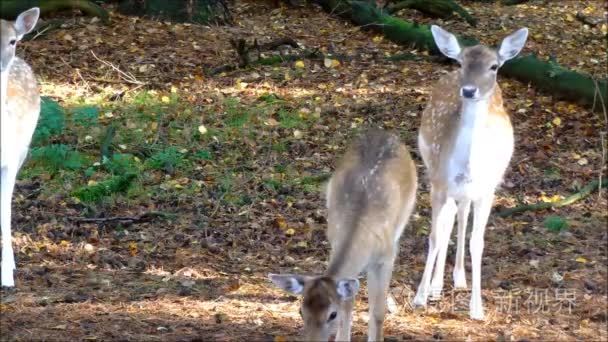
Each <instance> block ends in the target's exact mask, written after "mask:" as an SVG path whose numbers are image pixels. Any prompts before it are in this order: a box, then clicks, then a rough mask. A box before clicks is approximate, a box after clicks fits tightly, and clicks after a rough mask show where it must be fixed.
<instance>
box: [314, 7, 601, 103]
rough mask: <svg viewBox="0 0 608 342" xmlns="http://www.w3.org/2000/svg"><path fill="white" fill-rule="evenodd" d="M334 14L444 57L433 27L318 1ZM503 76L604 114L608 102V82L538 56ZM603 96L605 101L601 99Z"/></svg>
mask: <svg viewBox="0 0 608 342" xmlns="http://www.w3.org/2000/svg"><path fill="white" fill-rule="evenodd" d="M315 1H316V2H317V3H318V4H320V5H321V7H322V8H323V9H324V10H325V11H327V12H329V13H332V14H334V15H337V16H340V17H342V18H344V19H347V20H350V21H352V22H353V23H355V24H356V25H360V26H363V27H365V28H368V29H372V30H375V31H377V32H381V33H382V34H383V35H384V36H385V37H386V38H387V39H389V40H391V41H393V42H395V43H397V44H399V45H404V46H408V47H411V48H415V49H419V50H426V51H429V52H430V53H431V54H435V55H440V54H441V53H440V52H439V49H438V48H437V46H436V45H435V41H434V40H433V36H432V34H431V30H430V27H429V26H428V25H419V24H417V23H412V22H409V21H406V20H403V19H399V18H395V17H393V16H391V15H389V14H387V13H385V12H383V11H382V10H380V9H378V8H376V7H375V6H373V5H371V4H369V3H367V2H365V1H349V0H315ZM459 42H460V44H461V45H463V46H471V45H476V44H479V42H478V41H477V40H476V39H474V38H469V37H459ZM500 73H501V74H503V75H505V76H507V77H511V78H514V79H517V80H519V81H521V82H524V83H530V84H532V86H534V87H536V88H538V89H541V90H544V91H546V92H547V93H550V94H551V95H553V96H554V97H555V98H558V99H562V100H568V101H573V102H578V103H581V104H582V105H584V106H587V107H589V108H592V109H593V110H597V111H600V110H602V106H600V105H598V103H601V101H600V100H601V99H603V100H604V101H603V102H604V103H606V100H608V82H607V81H606V80H605V79H603V80H596V79H594V78H593V77H591V76H590V75H588V74H583V73H578V72H575V71H571V70H568V69H566V68H564V67H561V66H560V65H559V64H557V63H556V62H554V61H543V60H540V59H538V58H537V57H536V56H534V55H527V56H521V57H517V58H514V59H512V60H510V61H508V62H506V63H505V65H504V66H503V67H502V68H501V69H500ZM598 97H601V99H598Z"/></svg>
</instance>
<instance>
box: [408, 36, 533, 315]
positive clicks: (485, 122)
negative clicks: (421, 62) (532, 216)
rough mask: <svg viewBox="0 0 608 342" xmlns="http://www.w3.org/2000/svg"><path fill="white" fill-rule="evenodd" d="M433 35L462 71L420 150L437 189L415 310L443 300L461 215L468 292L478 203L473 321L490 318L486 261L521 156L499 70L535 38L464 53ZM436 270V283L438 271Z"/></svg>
mask: <svg viewBox="0 0 608 342" xmlns="http://www.w3.org/2000/svg"><path fill="white" fill-rule="evenodd" d="M431 31H432V34H433V37H434V39H435V43H436V44H437V46H438V47H439V50H440V51H441V52H442V53H443V54H444V55H446V56H447V57H450V58H453V59H455V60H457V61H458V62H459V63H460V65H461V68H460V70H457V71H454V72H452V73H449V74H447V75H446V76H444V77H443V78H442V79H441V80H440V81H439V84H438V85H437V86H436V87H435V89H434V90H433V91H432V93H431V98H430V100H429V103H428V105H427V107H426V108H425V110H424V113H423V114H422V123H421V126H420V131H419V134H418V145H419V149H420V153H421V155H422V159H423V160H424V164H425V165H426V168H427V171H428V176H429V180H430V183H431V205H432V208H433V214H432V228H431V234H430V236H429V251H428V255H427V259H426V265H425V269H424V274H423V275H422V279H421V281H420V286H419V287H418V292H417V293H416V297H415V298H414V303H413V304H414V305H416V306H424V305H426V301H427V297H428V296H429V294H431V295H432V296H433V297H439V296H440V295H441V290H442V288H443V272H444V267H445V259H446V253H447V248H448V242H449V239H450V234H451V232H452V228H453V226H454V216H455V215H457V216H458V237H457V251H456V260H455V266H454V273H453V277H454V287H455V288H466V287H467V283H466V278H465V270H464V253H465V252H464V246H465V235H466V227H467V219H468V216H469V208H470V205H471V202H472V203H473V209H474V213H473V230H472V232H471V239H470V246H469V248H470V253H471V265H472V288H471V301H470V306H469V316H470V317H471V318H473V319H483V318H484V312H483V305H482V300H481V255H482V252H483V246H484V241H483V235H484V231H485V227H486V224H487V222H488V216H489V215H490V209H491V207H492V201H493V199H494V192H495V189H496V187H497V186H498V184H499V183H500V181H501V179H502V177H503V174H504V172H505V170H506V168H507V166H508V164H509V160H510V159H511V155H512V154H513V128H512V127H511V122H510V119H509V115H508V114H507V113H506V112H505V109H504V107H503V103H502V95H501V91H500V87H499V86H498V84H497V83H496V72H497V70H498V68H499V67H500V66H501V65H502V64H503V63H504V62H505V61H507V60H509V59H511V58H513V57H515V56H517V54H518V53H519V52H520V51H521V49H522V48H523V46H524V44H525V42H526V38H527V36H528V29H526V28H522V29H520V30H518V31H516V32H514V33H513V34H511V35H510V36H508V37H506V38H505V39H504V40H503V41H502V44H501V45H500V48H499V49H498V50H493V49H490V48H488V47H485V46H482V45H477V46H473V47H466V48H461V47H460V45H459V44H458V41H457V39H456V37H455V36H454V35H453V34H451V33H449V32H447V31H445V30H443V29H442V28H440V27H438V26H434V25H433V26H432V27H431ZM433 266H434V267H435V272H434V274H433V279H432V282H431V273H432V272H433Z"/></svg>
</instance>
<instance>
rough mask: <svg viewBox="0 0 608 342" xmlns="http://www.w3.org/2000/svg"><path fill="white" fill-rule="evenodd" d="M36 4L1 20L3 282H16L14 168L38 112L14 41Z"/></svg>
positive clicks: (31, 21) (30, 77)
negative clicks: (12, 232)
mask: <svg viewBox="0 0 608 342" xmlns="http://www.w3.org/2000/svg"><path fill="white" fill-rule="evenodd" d="M39 14H40V10H39V9H38V8H37V7H34V8H31V9H29V10H27V11H25V12H23V13H21V14H20V15H19V16H18V17H17V19H16V20H15V21H14V22H11V21H5V20H0V72H1V73H0V75H1V79H0V87H1V91H2V93H1V94H2V95H1V97H0V100H1V102H0V109H1V113H2V117H1V119H2V121H1V122H0V127H1V130H2V132H1V133H2V136H1V140H2V141H1V145H0V151H1V158H0V159H2V164H1V167H2V168H1V172H2V176H1V178H2V180H1V181H2V184H1V198H0V202H1V203H0V205H1V208H0V215H1V216H2V217H1V219H0V225H1V226H2V265H1V266H2V271H1V272H2V275H1V278H2V286H9V287H10V286H15V279H14V277H13V271H14V270H15V269H16V267H15V255H14V253H13V246H12V241H11V240H12V239H11V201H12V196H13V189H14V187H15V180H16V178H17V172H18V171H19V169H20V168H21V165H23V161H24V160H25V157H26V156H27V152H28V148H29V145H30V141H31V140H32V134H33V133H34V129H35V128H36V123H37V122H38V115H39V114H40V95H39V93H38V83H37V82H36V78H35V77H34V73H33V72H32V70H31V69H30V67H29V65H27V63H26V62H24V61H23V60H22V59H21V58H19V57H17V56H15V48H16V46H17V42H18V41H19V40H20V39H21V38H23V36H24V35H25V34H27V33H28V32H30V31H31V30H32V29H34V26H36V22H37V21H38V15H39Z"/></svg>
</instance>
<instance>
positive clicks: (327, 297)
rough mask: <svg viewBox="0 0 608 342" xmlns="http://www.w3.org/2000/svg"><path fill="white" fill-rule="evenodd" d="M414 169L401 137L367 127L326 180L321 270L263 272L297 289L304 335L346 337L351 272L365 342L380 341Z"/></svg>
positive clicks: (408, 212)
mask: <svg viewBox="0 0 608 342" xmlns="http://www.w3.org/2000/svg"><path fill="white" fill-rule="evenodd" d="M416 187H417V175H416V167H415V165H414V162H413V161H412V159H411V157H410V154H409V151H408V149H407V148H406V147H405V145H404V144H402V143H401V142H400V141H399V138H397V137H396V136H393V135H391V134H388V133H386V132H384V131H380V130H372V131H368V132H367V133H366V134H364V135H362V136H361V137H360V138H359V139H358V140H357V141H356V142H355V143H354V144H353V145H352V146H351V147H350V149H349V150H348V151H347V153H346V155H345V156H344V158H343V160H342V161H341V162H340V164H339V165H338V168H337V169H336V171H335V173H334V175H333V176H332V178H331V179H330V181H329V183H328V185H327V208H328V228H327V237H328V239H329V242H330V244H331V254H330V260H329V266H328V268H327V271H326V272H325V274H324V275H322V276H304V275H294V274H282V275H277V274H269V275H268V276H269V278H270V279H271V280H272V282H273V283H274V284H275V285H276V286H278V287H280V288H281V289H283V290H285V291H287V292H290V293H293V294H298V295H299V294H302V295H303V301H302V306H301V308H300V313H301V315H302V318H303V320H304V337H305V340H307V341H327V340H328V339H329V336H330V334H331V330H332V329H331V328H333V325H334V321H335V320H336V318H338V321H339V324H338V331H337V334H336V341H349V340H350V331H351V330H350V329H351V322H352V310H353V305H354V296H355V294H356V292H357V290H358V288H359V281H358V280H357V279H356V277H357V276H358V275H359V273H361V272H363V271H366V272H367V286H368V293H369V296H368V297H369V327H368V340H370V341H382V340H383V324H384V316H385V311H386V296H387V292H388V288H389V282H390V280H391V276H392V272H393V264H394V261H395V257H396V256H397V252H398V250H399V237H400V236H401V233H402V232H403V229H404V228H405V225H406V223H407V221H408V220H409V217H410V215H411V213H412V210H413V208H414V203H415V200H416Z"/></svg>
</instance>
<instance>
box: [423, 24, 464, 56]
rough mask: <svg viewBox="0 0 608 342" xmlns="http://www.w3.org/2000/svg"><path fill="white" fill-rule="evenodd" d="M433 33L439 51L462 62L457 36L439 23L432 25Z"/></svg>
mask: <svg viewBox="0 0 608 342" xmlns="http://www.w3.org/2000/svg"><path fill="white" fill-rule="evenodd" d="M431 33H432V34H433V39H435V44H436V45H437V48H439V51H441V53H443V54H444V55H446V56H447V57H449V58H452V59H455V60H457V61H459V62H460V51H461V50H462V49H461V48H460V44H458V39H456V36H454V35H453V34H451V33H450V32H448V31H446V30H444V29H442V28H441V27H439V26H437V25H431Z"/></svg>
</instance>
